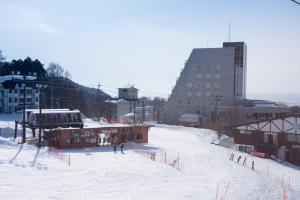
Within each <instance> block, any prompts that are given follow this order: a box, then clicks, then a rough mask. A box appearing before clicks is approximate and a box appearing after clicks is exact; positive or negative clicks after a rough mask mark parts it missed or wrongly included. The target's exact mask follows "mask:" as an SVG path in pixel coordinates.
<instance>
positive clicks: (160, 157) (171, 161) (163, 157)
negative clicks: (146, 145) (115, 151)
mask: <svg viewBox="0 0 300 200" xmlns="http://www.w3.org/2000/svg"><path fill="white" fill-rule="evenodd" d="M127 146H128V148H129V149H131V150H133V151H134V152H135V153H137V154H140V155H142V156H145V157H147V158H149V159H151V160H153V161H156V162H161V163H165V164H167V165H169V166H170V167H173V168H176V169H178V170H180V162H179V161H180V160H179V155H176V156H174V155H171V154H168V153H167V152H166V151H163V150H160V149H159V150H152V149H143V148H142V147H141V146H140V145H138V144H136V143H129V144H127Z"/></svg>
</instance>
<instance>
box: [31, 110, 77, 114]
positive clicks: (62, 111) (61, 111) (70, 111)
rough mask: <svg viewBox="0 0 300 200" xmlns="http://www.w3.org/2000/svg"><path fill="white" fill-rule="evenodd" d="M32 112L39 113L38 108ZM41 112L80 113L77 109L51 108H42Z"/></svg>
mask: <svg viewBox="0 0 300 200" xmlns="http://www.w3.org/2000/svg"><path fill="white" fill-rule="evenodd" d="M32 113H34V114H38V113H40V111H39V109H36V110H34V111H32ZM42 113H80V111H79V110H51V109H49V110H48V109H42Z"/></svg>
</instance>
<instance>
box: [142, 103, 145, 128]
mask: <svg viewBox="0 0 300 200" xmlns="http://www.w3.org/2000/svg"><path fill="white" fill-rule="evenodd" d="M144 121H145V100H142V123H144Z"/></svg>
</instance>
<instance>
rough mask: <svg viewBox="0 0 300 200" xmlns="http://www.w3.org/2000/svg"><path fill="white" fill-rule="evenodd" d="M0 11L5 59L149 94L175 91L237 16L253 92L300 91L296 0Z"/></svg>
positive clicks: (3, 2)
mask: <svg viewBox="0 0 300 200" xmlns="http://www.w3.org/2000/svg"><path fill="white" fill-rule="evenodd" d="M0 19H1V24H0V33H1V34H0V49H2V50H3V53H4V55H5V56H6V57H7V60H11V59H13V58H22V59H24V58H25V57H27V56H30V57H32V58H34V59H35V58H37V59H39V60H40V61H41V62H43V63H44V64H45V67H47V65H48V64H49V63H50V62H51V61H54V62H57V63H60V64H61V65H62V66H63V67H64V68H65V69H67V70H69V71H70V72H71V74H72V77H73V80H74V81H76V82H79V83H81V84H83V85H86V86H94V87H96V85H97V84H98V83H99V82H100V83H101V84H102V85H106V86H113V87H121V86H124V85H125V84H127V83H130V84H134V85H135V86H136V87H137V88H139V89H140V90H141V93H142V95H147V96H158V95H159V94H170V93H171V89H172V86H174V84H175V81H176V78H177V77H178V76H179V72H180V69H181V68H183V65H184V62H185V60H186V59H187V58H188V56H189V54H190V52H191V50H192V49H193V48H199V47H206V46H207V44H208V46H209V47H220V46H221V45H222V42H223V41H227V40H228V22H229V21H231V30H232V31H231V40H232V41H245V42H246V43H247V45H248V76H247V93H277V92H280V93H281V92H289V93H291V92H299V85H300V20H299V19H300V6H299V5H297V4H295V3H293V2H291V1H290V0H248V1H246V0H206V1H204V0H202V1H201V0H194V1H192V0H181V1H179V0H161V1H159V0H107V1H100V0H86V1H84V0H81V1H79V0H77V1H76V0H64V1H62V0H43V1H40V0H19V1H16V0H0ZM102 89H103V90H104V91H106V92H108V93H110V94H115V93H116V90H115V89H113V88H109V87H105V86H103V87H102ZM147 92H153V94H152V93H147Z"/></svg>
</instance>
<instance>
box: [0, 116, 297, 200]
mask: <svg viewBox="0 0 300 200" xmlns="http://www.w3.org/2000/svg"><path fill="white" fill-rule="evenodd" d="M13 124H14V122H13V121H12V122H9V121H2V122H0V125H1V126H2V128H5V127H6V126H10V127H13ZM215 137H216V135H215V134H214V132H213V131H210V130H204V129H195V128H186V127H176V126H167V125H158V126H156V127H153V128H151V129H150V133H149V144H147V145H138V146H135V145H126V146H125V151H124V154H122V153H121V152H120V149H119V148H118V151H117V153H114V152H113V149H112V147H97V148H81V149H65V150H63V151H62V152H61V153H53V151H50V150H49V149H48V148H44V149H43V148H41V149H40V150H39V149H38V148H36V147H34V146H30V145H27V144H24V145H20V144H16V143H14V142H13V141H12V138H11V137H10V136H9V135H4V134H3V131H2V137H1V136H0V199H1V200H2V199H3V200H6V199H13V200H18V199H28V200H35V199H98V200H99V199H110V200H114V199H118V200H122V199H128V200H131V199H167V200H174V199H178V200H183V199H197V200H199V199H212V200H215V199H218V200H219V199H263V200H267V199H270V200H271V199H272V200H276V199H283V189H284V190H285V191H286V196H287V199H300V169H299V168H297V167H295V166H284V165H282V164H278V163H276V162H274V161H272V160H268V159H260V158H254V157H251V156H249V155H247V154H243V153H240V152H236V151H234V150H231V149H227V148H223V147H220V146H216V145H213V144H211V143H210V142H211V141H212V139H214V138H215ZM132 147H136V148H137V149H133V148H132ZM151 152H156V157H155V161H153V160H151V159H150V158H149V153H151ZM232 152H234V154H235V161H234V162H233V161H230V160H229V157H230V154H231V153H232ZM165 155H166V161H167V164H165V163H164V160H165V157H164V156H165ZM239 155H241V156H242V159H241V161H240V163H242V162H243V160H244V157H245V156H246V155H247V166H243V165H242V164H237V163H236V158H237V157H238V156H239ZM69 156H70V160H69ZM178 156H179V170H178V169H176V168H175V167H170V166H169V165H168V163H170V162H172V161H173V160H175V159H177V158H178ZM252 160H254V161H255V170H254V171H252V170H251V162H252ZM69 161H70V163H69ZM175 166H177V164H176V165H175Z"/></svg>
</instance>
